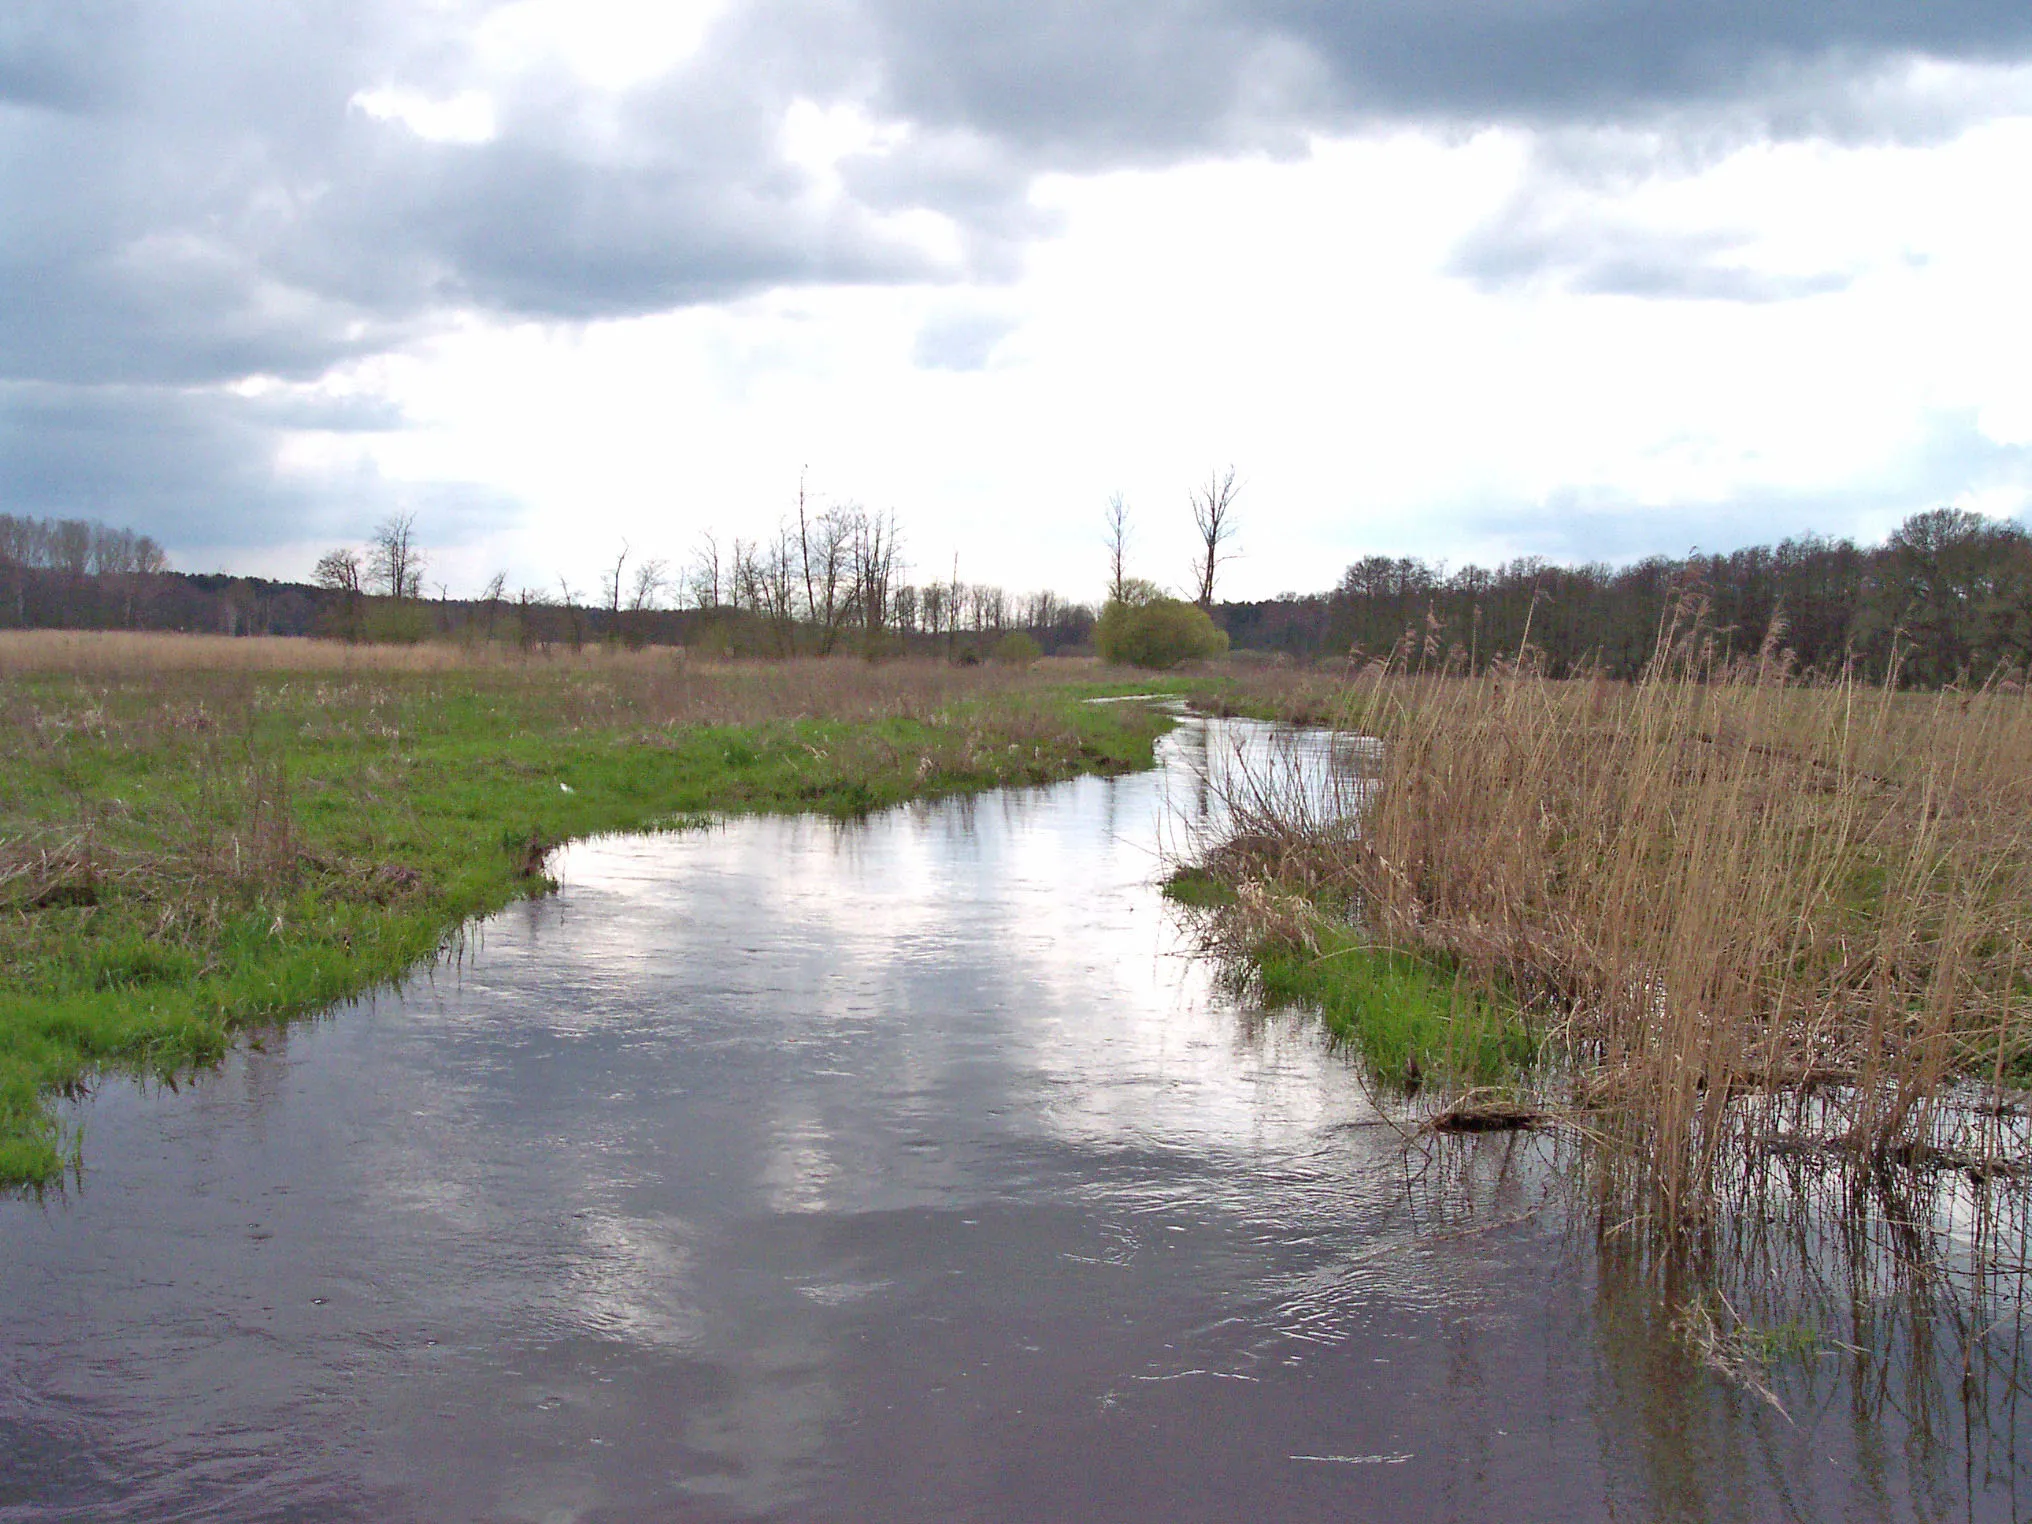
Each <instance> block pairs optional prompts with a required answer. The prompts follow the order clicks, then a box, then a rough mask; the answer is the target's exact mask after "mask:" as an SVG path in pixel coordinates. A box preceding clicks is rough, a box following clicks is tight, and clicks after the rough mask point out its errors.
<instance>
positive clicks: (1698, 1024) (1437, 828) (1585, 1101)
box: [1227, 600, 2032, 1217]
mask: <svg viewBox="0 0 2032 1524" xmlns="http://www.w3.org/2000/svg"><path fill="white" fill-rule="evenodd" d="M1703 615H1704V610H1703V609H1702V608H1701V606H1700V605H1699V604H1698V603H1697V602H1696V601H1693V600H1688V601H1686V602H1684V603H1683V604H1682V605H1681V607H1680V608H1679V610H1678V611H1677V613H1676V614H1675V616H1674V619H1673V622H1672V623H1671V624H1670V625H1668V627H1667V628H1665V629H1664V630H1663V631H1662V633H1661V638H1660V641H1659V644H1658V650H1657V654H1656V655H1655V657H1654V659H1653V661H1652V662H1651V664H1650V667H1649V668H1648V670H1647V671H1646V672H1645V674H1644V675H1643V677H1642V679H1641V680H1639V681H1637V682H1635V683H1633V684H1620V683H1613V682H1609V681H1605V680H1600V679H1593V680H1565V681H1552V680H1549V679H1547V678H1545V677H1543V676H1541V675H1540V674H1539V672H1538V671H1537V670H1536V668H1535V665H1534V663H1533V662H1532V661H1531V659H1530V653H1529V651H1528V650H1527V651H1526V653H1525V656H1524V659H1523V660H1521V661H1518V662H1512V663H1509V664H1506V665H1503V666H1499V667H1498V668H1496V669H1495V670H1493V671H1490V672H1487V673H1484V674H1480V675H1472V676H1469V675H1461V674H1458V673H1455V672H1447V671H1439V672H1423V673H1420V672H1416V671H1407V665H1408V664H1407V662H1406V660H1405V659H1404V657H1405V653H1400V654H1399V656H1398V657H1397V658H1396V659H1394V660H1391V661H1387V662H1378V663H1376V664H1375V665H1374V666H1372V667H1371V669H1370V670H1369V671H1368V672H1367V673H1366V674H1365V675H1364V676H1362V677H1361V678H1360V679H1359V680H1358V681H1357V682H1356V684H1355V685H1354V687H1353V689H1352V691H1351V692H1350V693H1349V694H1348V697H1347V707H1346V709H1345V710H1344V713H1345V714H1346V716H1347V721H1346V722H1347V723H1348V724H1350V725H1353V726H1358V727H1359V728H1361V729H1362V730H1364V731H1366V732H1367V733H1368V734H1370V735H1373V736H1375V737H1376V738H1377V739H1378V740H1379V741H1380V742H1381V748H1380V753H1379V754H1377V755H1376V756H1375V757H1373V758H1371V759H1370V760H1369V761H1368V763H1367V764H1366V765H1365V767H1364V768H1363V769H1361V770H1360V772H1361V773H1362V774H1363V775H1362V776H1353V775H1345V776H1344V777H1343V780H1342V781H1343V787H1344V789H1352V790H1354V791H1355V792H1356V795H1357V797H1355V798H1353V799H1352V800H1350V801H1348V809H1349V811H1350V812H1357V813H1358V814H1359V819H1360V829H1359V831H1358V832H1351V831H1349V830H1347V829H1345V828H1344V827H1343V828H1339V829H1333V828H1328V827H1327V826H1326V825H1325V824H1324V823H1323V822H1324V821H1325V820H1328V819H1331V818H1332V817H1333V815H1334V813H1335V812H1334V811H1332V810H1327V811H1325V812H1320V811H1317V810H1314V811H1295V810H1293V809H1292V808H1290V807H1289V803H1288V800H1289V791H1279V790H1275V789H1270V788H1263V787H1258V788H1254V789H1251V790H1245V791H1243V793H1242V795H1241V797H1240V799H1239V807H1238V810H1237V819H1236V823H1235V828H1236V837H1235V840H1234V842H1232V843H1231V844H1230V847H1229V850H1228V854H1227V855H1228V863H1227V871H1229V872H1230V873H1231V874H1236V873H1239V874H1244V875H1253V876H1257V877H1260V878H1263V879H1266V880H1270V881H1273V882H1276V883H1278V884H1281V885H1283V886H1297V887H1298V888H1300V889H1301V890H1302V891H1303V892H1304V893H1306V894H1307V895H1309V896H1311V897H1313V898H1314V899H1315V900H1320V899H1332V900H1334V901H1336V902H1337V903H1340V904H1342V905H1345V906H1351V907H1353V908H1354V911H1355V914H1356V916H1357V918H1358V920H1359V922H1360V924H1361V925H1362V926H1363V927H1364V928H1365V929H1366V932H1367V934H1368V935H1369V936H1370V937H1371V938H1372V939H1373V940H1374V941H1375V942H1376V943H1378V944H1379V945H1381V946H1384V947H1388V948H1393V949H1399V950H1407V951H1414V952H1417V953H1420V954H1422V955H1426V956H1429V957H1436V958H1438V959H1441V960H1443V961H1444V962H1446V963H1447V964H1450V965H1451V966H1453V967H1454V968H1456V969H1457V970H1459V972H1460V974H1461V977H1462V979H1463V982H1464V984H1465V985H1467V986H1469V987H1472V988H1474V989H1475V990H1476V991H1477V992H1478V993H1479V994H1481V995H1482V996H1483V997H1485V998H1486V997H1490V996H1495V995H1500V996H1501V998H1503V999H1505V1000H1508V1001H1512V1002H1515V1003H1516V1004H1517V1005H1518V1006H1520V1007H1521V1008H1522V1009H1523V1010H1524V1011H1525V1012H1526V1013H1527V1014H1529V1015H1530V1016H1532V1017H1533V1018H1534V1019H1535V1020H1536V1021H1537V1022H1538V1023H1539V1024H1540V1026H1541V1028H1542V1029H1543V1030H1544V1031H1545V1032H1546V1034H1547V1036H1548V1037H1549V1039H1550V1041H1549V1043H1548V1049H1549V1051H1550V1052H1551V1053H1553V1054H1555V1055H1557V1056H1558V1058H1559V1059H1561V1060H1563V1063H1562V1064H1561V1065H1560V1073H1561V1077H1562V1080H1563V1082H1564V1084H1565V1094H1566V1099H1567V1100H1568V1101H1569V1102H1570V1103H1571V1104H1572V1105H1574V1106H1575V1107H1578V1108H1581V1109H1584V1110H1585V1112H1586V1113H1587V1116H1586V1125H1587V1126H1588V1127H1589V1129H1590V1130H1591V1131H1593V1132H1594V1133H1596V1134H1597V1135H1598V1136H1605V1137H1609V1138H1612V1139H1615V1140H1617V1141H1619V1142H1620V1143H1622V1144H1623V1145H1624V1147H1623V1148H1622V1149H1620V1150H1618V1151H1616V1157H1618V1158H1619V1159H1620V1160H1621V1161H1622V1163H1621V1166H1620V1167H1622V1168H1624V1169H1626V1170H1627V1171H1629V1172H1630V1173H1631V1174H1632V1175H1633V1176H1634V1177H1637V1178H1639V1179H1641V1181H1642V1182H1643V1184H1644V1185H1645V1186H1646V1187H1647V1188H1649V1189H1651V1190H1652V1191H1654V1192H1655V1193H1656V1197H1657V1198H1658V1199H1659V1200H1660V1201H1661V1202H1662V1205H1663V1207H1664V1210H1665V1211H1666V1213H1667V1214H1668V1215H1670V1216H1673V1217H1683V1216H1684V1215H1686V1214H1688V1213H1696V1214H1697V1213H1698V1212H1699V1211H1700V1210H1701V1209H1702V1208H1703V1207H1704V1205H1705V1204H1706V1202H1707V1200H1708V1193H1709V1189H1710V1186H1711V1183H1712V1181H1713V1180H1714V1179H1715V1178H1716V1175H1717V1172H1718V1169H1719V1167H1720V1165H1721V1164H1722V1162H1723V1160H1724V1158H1725V1156H1727V1155H1728V1154H1729V1153H1730V1151H1731V1150H1740V1149H1741V1148H1742V1147H1744V1146H1745V1145H1748V1146H1752V1147H1757V1146H1762V1145H1763V1144H1764V1143H1767V1142H1768V1141H1769V1140H1770V1139H1771V1138H1773V1137H1774V1136H1798V1135H1801V1134H1802V1132H1810V1133H1811V1134H1812V1135H1813V1136H1815V1137H1818V1138H1824V1139H1827V1140H1829V1141H1831V1142H1833V1143H1835V1144H1837V1145H1838V1146H1840V1147H1842V1148H1844V1149H1848V1150H1853V1151H1856V1152H1858V1153H1861V1154H1864V1155H1868V1156H1871V1157H1875V1158H1878V1159H1887V1158H1905V1159H1908V1160H1920V1159H1927V1158H1932V1159H1935V1160H1939V1159H1947V1160H1950V1161H1953V1160H1967V1159H1970V1158H1974V1157H1977V1156H1978V1155H1980V1154H1982V1153H1983V1150H1984V1149H1985V1147H1986V1146H1988V1145H1986V1143H1985V1139H1986V1138H1990V1137H1991V1134H1989V1133H1985V1132H1984V1129H1983V1128H1982V1127H1981V1126H1980V1125H1978V1122H1977V1120H1976V1118H1975V1114H1974V1113H1973V1112H1972V1111H1970V1110H1969V1108H1967V1107H1965V1106H1961V1107H1951V1106H1948V1105H1945V1104H1944V1102H1945V1100H1946V1098H1947V1097H1948V1096H1949V1094H1950V1092H1951V1091H1952V1090H1953V1088H1954V1087H1955V1086H1956V1084H1957V1083H1958V1082H1961V1081H1967V1080H1974V1079H1980V1080H1982V1081H1985V1082H1987V1083H1988V1084H1989V1085H1991V1086H1993V1087H1996V1088H1998V1089H2001V1087H2002V1086H2003V1085H2004V1083H2005V1082H2006V1080H2007V1079H2008V1078H2009V1077H2010V1076H2011V1074H2012V1073H2013V1071H2014V1066H2015V1065H2016V1064H2017V1063H2018V1061H2019V1060H2020V1059H2021V1058H2022V1057H2023V1056H2024V1055H2025V1053H2026V1051H2027V1047H2028V1039H2032V1023H2028V1016H2032V991H2028V983H2027V975H2028V972H2032V970H2028V953H2032V935H2028V932H2032V850H2028V848H2032V838H2028V830H2032V700H2028V698H2027V697H2026V696H2025V695H2023V694H2022V693H2019V692H2017V691H2015V690H2013V689H2008V688H2006V687H2003V686H1998V687H1993V688H1989V689H1983V690H1980V691H1960V690H1953V689H1950V690H1948V691H1946V692H1942V693H1937V694H1914V693H1907V692H1900V691H1898V690H1897V689H1896V688H1895V687H1894V686H1886V687H1864V686H1861V685H1858V684H1857V683H1855V682H1854V681H1852V680H1850V679H1849V678H1847V677H1845V676H1844V677H1837V678H1835V679H1833V680H1808V679H1805V678H1802V677H1800V676H1799V675H1797V674H1795V673H1794V672H1793V671H1792V670H1791V665H1790V663H1789V661H1788V659H1787V658H1786V656H1785V654H1784V652H1783V651H1782V649H1781V645H1780V640H1781V637H1782V631H1773V632H1772V635H1771V637H1770V638H1768V639H1767V640H1766V641H1765V643H1764V646H1763V649H1762V650H1761V651H1759V652H1758V653H1757V654H1756V656H1754V657H1752V658H1749V659H1744V660H1737V661H1734V662H1728V661H1724V660H1723V659H1722V658H1721V656H1720V655H1719V654H1718V649H1719V647H1718V642H1717V640H1716V639H1715V636H1714V633H1713V632H1712V631H1711V630H1710V629H1709V628H1708V626H1707V625H1706V623H1705V621H1704V618H1703ZM1280 800H1281V801H1284V802H1283V803H1280V802H1279V801H1280Z"/></svg>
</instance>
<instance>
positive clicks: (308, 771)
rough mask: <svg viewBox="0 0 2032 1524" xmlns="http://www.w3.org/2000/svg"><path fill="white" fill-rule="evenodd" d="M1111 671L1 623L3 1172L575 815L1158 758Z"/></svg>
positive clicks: (407, 929) (226, 1039) (279, 1009)
mask: <svg viewBox="0 0 2032 1524" xmlns="http://www.w3.org/2000/svg"><path fill="white" fill-rule="evenodd" d="M1108 678H1109V674H1107V673H1105V672H1103V671H1101V670H1099V669H1097V668H1095V667H1094V666H1093V665H1092V664H1091V663H1089V664H1084V665H1081V664H1076V663H1050V662H1046V663H1041V664H1038V665H1036V666H1033V667H1029V668H1018V667H997V666H979V667H955V666H949V665H947V664H945V663H943V662H937V661H924V660H895V661H886V662H881V663H870V662H864V661H860V660H856V659H835V660H819V659H801V660H790V661H774V662H735V661H727V662H709V661H696V660H691V659H688V658H687V657H686V656H685V655H684V654H683V653H682V652H678V651H674V650H671V649H667V648H665V649H649V650H644V651H639V652H627V651H619V650H610V649H606V648H590V647H589V648H588V649H586V650H585V651H582V652H579V653H576V654H570V655H567V654H563V653H552V654H525V653H522V652H518V651H509V650H501V649H494V648H486V647H480V648H461V647H456V646H449V645H419V646H406V647H374V646H347V645H342V644H337V643H332V642H320V641H311V640H297V639H257V638H242V639H227V638H211V637H203V636H180V635H121V634H79V633H66V632H56V631H42V632H26V633H19V634H8V635H0V964H4V966H5V967H6V969H7V971H8V979H7V982H6V987H5V988H4V990H0V1180H4V1181H11V1182H27V1183H36V1182H44V1181H48V1180H50V1179H52V1178H54V1177H55V1176H56V1175H57V1174H58V1173H59V1172H60V1171H61V1170H62V1169H63V1168H64V1166H65V1163H66V1161H67V1160H69V1159H73V1158H75V1157H76V1155H77V1150H78V1141H79V1140H77V1139H76V1138H65V1137H63V1136H62V1135H61V1131H60V1128H59V1127H58V1125H57V1123H56V1122H55V1120H54V1119H53V1113H52V1111H51V1109H50V1106H49V1104H48V1102H49V1099H50V1097H51V1096H52V1095H53V1094H57V1093H61V1092H63V1091H65V1090H67V1089H72V1088H75V1087H78V1086H81V1085H85V1084H88V1083H90V1082H91V1081H92V1080H93V1078H94V1076H96V1075H98V1074H100V1073H102V1072H104V1071H106V1070H108V1069H109V1068H111V1069H120V1070H125V1071H128V1072H136V1073H140V1074H143V1075H149V1076H155V1077H159V1078H161V1079H163V1080H166V1081H168V1082H172V1083H173V1082H174V1081H175V1079H176V1078H177V1076H179V1075H181V1074H183V1073H185V1072H187V1071H188V1070H189V1069H190V1068H191V1067H192V1066H193V1065H201V1064H205V1063H208V1062H211V1061H214V1060H216V1059H217V1058H218V1057H219V1056H220V1055H221V1054H222V1053H223V1052H224V1051H225V1050H226V1048H227V1046H228V1045H229V1044H230V1043H231V1042H232V1041H234V1040H235V1034H236V1033H238V1032H240V1031H241V1030H243V1029H246V1028H249V1027H252V1026H258V1025H261V1024H264V1023H270V1022H274V1021H276V1020H280V1019H284V1018H287V1017H290V1016H293V1015H297V1014H300V1013H304V1012H311V1011H316V1010H318V1009H320V1008H322V1007H324V1006H327V1005H329V1004H331V1003H332V1002H334V1001H337V1000H340V999H343V998H346V997H349V996H353V995H357V994H359V993H361V992H363V991H366V990H369V989H371V988H373V987H375V986H376V985H379V984H383V983H386V982H389V981H393V980H398V979H400V978H401V977H403V976H404V975H405V974H406V973H407V972H408V971H409V970H411V969H412V968H414V967H415V966H417V965H418V963H419V962H420V961H422V960H426V959H429V958H431V957H433V956H434V955H437V954H439V953H440V952H442V951H444V950H445V949H447V948H448V947H450V946H451V945H453V944H454V943H455V941H456V938H457V937H458V936H459V934H460V928H461V927H462V926H463V925H464V924H465V923H466V922H467V921H468V920H469V919H470V918H471V917H473V916H476V915H480V914H483V913H485V912H488V911H490V910H493V909H496V908H498V907H499V906H501V905H502V904H504V903H507V902H508V901H510V900H511V899H513V898H515V897H517V896H520V895H527V894H530V893H540V892H543V891H544V890H545V889H546V888H547V887H548V880H547V879H546V878H545V877H544V862H545V858H546V855H547V853H548V852H549V851H550V850H551V849H552V848H553V847H555V846H556V845H558V844H560V843H562V842H565V841H568V840H571V839H574V838H578V837H584V836H590V835H596V834H600V833H605V832H613V831H635V830H657V829H670V828H683V827H685V826H688V825H695V824H699V823H702V822H703V821H704V820H706V819H707V818H709V817H710V816H711V815H713V814H719V813H728V812H740V811H760V810H814V811H823V812H829V813H833V814H839V815H852V814H855V813H859V812H863V811H866V810H870V809H874V808H878V807H881V806H883V805H886V804H890V803H894V802H896V801H898V800H901V799H903V798H906V797H911V796H917V795H926V794H936V793H944V792H953V791H961V790H972V789H982V788H991V787H997V786H1001V785H1008V784H1030V783H1042V782H1046V781H1050V780H1053V779H1057V778H1062V777H1066V776H1070V775H1072V774H1075V773H1079V772H1087V771H1100V772H1109V771H1121V770H1127V769H1132V768H1139V767H1145V766H1148V765H1149V764H1150V761H1151V757H1152V746H1153V743H1154V741H1155V738H1156V737H1157V736H1158V735H1159V734H1160V733H1161V732H1162V731H1163V730H1164V729H1165V728H1166V727H1167V726H1168V724H1169V723H1170V722H1169V721H1168V720H1167V719H1165V718H1163V717H1162V716H1159V715H1156V714H1154V713H1152V712H1151V711H1150V710H1149V709H1148V708H1146V707H1145V706H1143V705H1133V704H1130V705H1089V704H1085V703H1082V702H1081V699H1082V698H1084V697H1087V696H1092V695H1095V694H1100V693H1104V692H1108V691H1111V685H1110V683H1109V681H1108ZM1147 687H1148V682H1147V679H1145V680H1142V681H1137V682H1130V683H1126V684H1119V683H1118V684H1113V685H1112V690H1114V691H1119V690H1121V689H1123V688H1129V689H1141V688H1147Z"/></svg>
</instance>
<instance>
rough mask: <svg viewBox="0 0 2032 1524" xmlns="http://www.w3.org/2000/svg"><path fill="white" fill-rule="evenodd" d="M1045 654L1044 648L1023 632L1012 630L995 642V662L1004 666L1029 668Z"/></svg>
mask: <svg viewBox="0 0 2032 1524" xmlns="http://www.w3.org/2000/svg"><path fill="white" fill-rule="evenodd" d="M1043 654H1044V651H1043V648H1042V647H1040V646H1039V645H1038V644H1037V642H1036V641H1034V640H1032V639H1031V638H1030V637H1029V636H1028V635H1026V634H1024V633H1023V632H1022V631H1021V630H1011V631H1010V632H1009V633H1008V634H1007V635H1004V636H1003V637H1002V638H1001V639H1000V640H998V641H996V642H995V660H996V661H998V662H1001V663H1002V664H1003V665H1004V666H1008V667H1027V666H1029V665H1030V664H1031V663H1032V662H1034V661H1036V660H1037V658H1038V657H1040V656H1042V655H1043Z"/></svg>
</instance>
